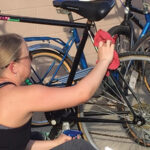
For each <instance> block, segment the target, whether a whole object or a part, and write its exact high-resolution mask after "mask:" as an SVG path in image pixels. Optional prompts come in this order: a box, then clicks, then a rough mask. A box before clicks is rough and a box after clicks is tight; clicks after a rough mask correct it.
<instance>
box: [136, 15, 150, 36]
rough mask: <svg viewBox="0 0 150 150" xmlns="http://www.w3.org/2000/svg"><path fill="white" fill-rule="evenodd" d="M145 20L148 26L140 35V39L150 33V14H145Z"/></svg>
mask: <svg viewBox="0 0 150 150" xmlns="http://www.w3.org/2000/svg"><path fill="white" fill-rule="evenodd" d="M145 20H146V24H145V26H144V28H143V30H142V32H141V34H140V37H139V38H141V37H143V36H144V35H145V34H146V33H147V32H148V31H150V13H148V14H145Z"/></svg>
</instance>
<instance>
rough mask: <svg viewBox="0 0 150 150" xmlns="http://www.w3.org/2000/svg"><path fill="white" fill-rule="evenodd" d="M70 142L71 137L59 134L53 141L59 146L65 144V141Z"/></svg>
mask: <svg viewBox="0 0 150 150" xmlns="http://www.w3.org/2000/svg"><path fill="white" fill-rule="evenodd" d="M70 140H72V137H70V136H67V135H65V134H61V135H60V136H59V137H58V138H57V139H55V142H56V143H57V144H58V145H60V144H63V143H65V142H67V141H70Z"/></svg>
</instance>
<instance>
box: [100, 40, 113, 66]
mask: <svg viewBox="0 0 150 150" xmlns="http://www.w3.org/2000/svg"><path fill="white" fill-rule="evenodd" d="M113 55H114V44H112V43H111V41H110V40H107V41H106V43H104V42H102V41H101V42H100V43H99V47H98V61H108V63H111V61H112V59H113Z"/></svg>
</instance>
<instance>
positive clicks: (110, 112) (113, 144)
mask: <svg viewBox="0 0 150 150" xmlns="http://www.w3.org/2000/svg"><path fill="white" fill-rule="evenodd" d="M131 60H132V61H131ZM148 64H149V65H150V53H148V54H146V53H142V52H137V53H135V52H128V53H122V54H121V55H120V67H119V68H118V71H119V72H120V74H122V76H123V77H124V79H125V80H126V82H127V85H130V86H131V85H132V86H131V87H132V90H133V92H134V93H135V95H133V93H132V92H131V91H130V90H129V88H128V86H127V85H126V84H125V83H124V82H123V81H122V80H121V78H120V75H119V74H118V72H117V71H114V73H113V76H114V77H115V79H116V80H117V83H119V85H120V87H119V86H118V87H117V86H116V84H114V80H112V78H111V77H108V78H106V77H105V79H104V80H103V83H102V85H101V94H100V95H99V96H97V97H94V96H93V97H92V98H91V99H90V100H89V101H88V103H86V104H84V105H81V106H80V107H79V111H78V117H84V118H90V119H93V118H96V119H114V120H117V121H118V120H119V121H121V122H122V123H113V122H112V121H111V123H110V122H105V123H104V121H103V122H102V121H101V122H99V121H97V122H92V123H88V122H84V123H83V122H79V123H78V126H79V129H80V130H81V131H82V132H83V138H84V139H86V140H88V141H89V142H90V143H91V144H92V145H93V146H94V147H95V148H96V149H102V150H103V149H104V150H106V149H111V150H114V149H120V147H121V149H122V150H127V149H134V150H135V149H136V150H140V149H141V150H147V149H149V148H147V147H150V101H149V96H150V93H149V92H148V91H147V89H146V87H145V86H144V83H143V82H144V74H145V72H146V71H147V68H146V67H147V65H148ZM132 81H134V86H133V82H132ZM120 90H122V92H123V94H121V92H120ZM135 97H136V98H135ZM125 98H126V99H127V100H128V102H129V104H130V105H131V107H132V109H133V110H134V111H135V113H136V115H139V116H141V117H142V118H143V120H144V121H141V122H140V121H139V122H138V121H137V120H134V121H135V122H134V123H133V118H134V117H133V114H132V112H131V110H130V109H129V107H128V105H127V104H126V103H125ZM85 120H86V119H85ZM139 120H140V119H139ZM141 145H142V146H141Z"/></svg>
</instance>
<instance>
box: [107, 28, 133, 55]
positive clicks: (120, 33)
mask: <svg viewBox="0 0 150 150" xmlns="http://www.w3.org/2000/svg"><path fill="white" fill-rule="evenodd" d="M108 33H109V34H110V35H111V36H112V37H115V39H116V43H115V50H116V51H117V52H118V53H123V52H127V51H130V49H131V44H130V42H131V35H130V28H129V27H128V26H123V25H118V26H114V27H112V28H111V29H109V30H108ZM134 41H135V37H134Z"/></svg>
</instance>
